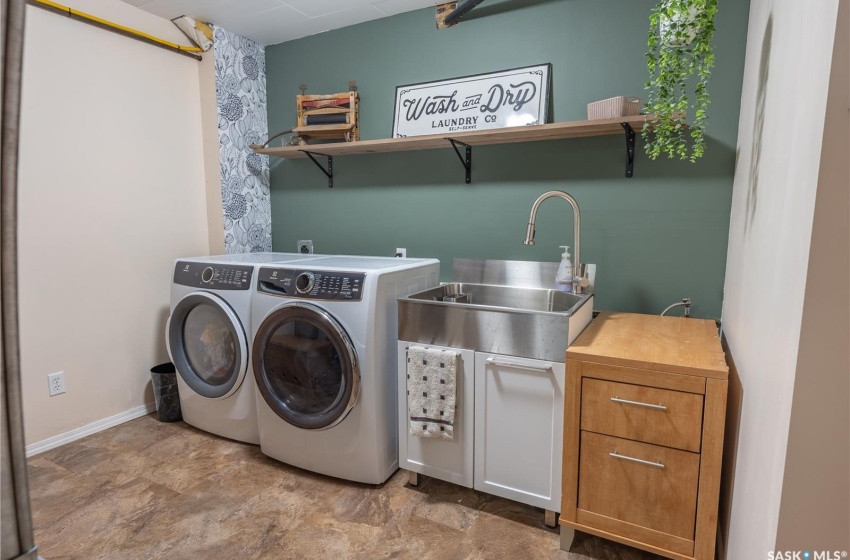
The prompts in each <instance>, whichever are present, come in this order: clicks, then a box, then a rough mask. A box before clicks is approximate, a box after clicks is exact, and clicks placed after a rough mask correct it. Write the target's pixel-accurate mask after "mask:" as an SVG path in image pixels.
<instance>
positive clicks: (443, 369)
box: [407, 346, 459, 439]
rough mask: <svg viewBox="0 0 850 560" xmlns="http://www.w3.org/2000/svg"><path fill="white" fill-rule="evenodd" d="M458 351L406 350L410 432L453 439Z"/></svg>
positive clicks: (418, 347) (420, 348) (415, 348)
mask: <svg viewBox="0 0 850 560" xmlns="http://www.w3.org/2000/svg"><path fill="white" fill-rule="evenodd" d="M458 356H459V354H458V353H457V352H450V351H447V350H439V349H436V348H424V347H422V346H410V347H409V348H408V349H407V411H408V414H409V417H410V435H413V436H420V437H442V438H446V439H454V423H455V402H456V396H457V365H458Z"/></svg>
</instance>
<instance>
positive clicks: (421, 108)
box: [392, 63, 552, 138]
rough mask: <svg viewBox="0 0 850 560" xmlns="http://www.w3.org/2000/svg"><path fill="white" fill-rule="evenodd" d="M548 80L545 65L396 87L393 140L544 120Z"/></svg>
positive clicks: (549, 73)
mask: <svg viewBox="0 0 850 560" xmlns="http://www.w3.org/2000/svg"><path fill="white" fill-rule="evenodd" d="M520 80H522V81H520ZM551 80H552V64H551V63H545V64H537V65H534V66H523V67H520V68H511V69H509V70H501V71H498V72H486V73H483V74H473V75H470V76H461V77H458V78H449V79H445V80H438V81H432V82H420V83H417V84H406V85H401V86H396V92H395V106H394V108H393V130H392V138H406V137H408V136H428V135H435V134H440V135H446V134H453V133H457V132H468V131H473V130H492V129H498V128H509V127H515V126H532V125H537V124H544V123H546V122H548V121H547V119H548V118H549V91H550V89H551ZM532 89H533V92H532V91H531V90H532Z"/></svg>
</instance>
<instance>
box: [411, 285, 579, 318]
mask: <svg viewBox="0 0 850 560" xmlns="http://www.w3.org/2000/svg"><path fill="white" fill-rule="evenodd" d="M408 299H413V300H420V301H439V302H445V303H451V304H455V305H457V304H466V305H474V306H476V307H504V308H509V309H512V310H515V311H531V312H547V313H548V312H552V313H567V314H570V313H571V312H572V311H573V310H574V309H577V308H578V307H580V306H581V304H582V303H584V302H585V301H587V295H584V296H582V295H576V294H569V293H566V292H559V291H557V290H546V289H542V288H527V287H522V286H492V285H488V284H462V283H457V282H454V283H451V284H444V285H442V286H438V287H436V288H431V289H430V290H425V291H424V292H419V293H416V294H412V295H410V296H408Z"/></svg>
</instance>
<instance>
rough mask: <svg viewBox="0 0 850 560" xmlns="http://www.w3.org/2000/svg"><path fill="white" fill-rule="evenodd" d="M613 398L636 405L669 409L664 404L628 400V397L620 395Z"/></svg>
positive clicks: (612, 398) (613, 399)
mask: <svg viewBox="0 0 850 560" xmlns="http://www.w3.org/2000/svg"><path fill="white" fill-rule="evenodd" d="M611 400H612V401H614V402H617V403H620V404H633V405H635V406H645V407H646V408H654V409H655V410H667V407H666V406H664V405H663V404H650V403H645V402H639V401H627V400H626V399H620V398H618V397H611Z"/></svg>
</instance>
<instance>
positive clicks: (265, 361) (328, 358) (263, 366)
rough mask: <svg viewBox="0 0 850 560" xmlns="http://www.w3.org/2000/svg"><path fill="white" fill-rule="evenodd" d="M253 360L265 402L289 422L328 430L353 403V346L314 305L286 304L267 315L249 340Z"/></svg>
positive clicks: (355, 373) (355, 387) (356, 374)
mask: <svg viewBox="0 0 850 560" xmlns="http://www.w3.org/2000/svg"><path fill="white" fill-rule="evenodd" d="M253 359H254V374H255V375H256V378H257V384H258V386H259V390H260V393H261V394H262V395H263V398H264V399H265V401H266V403H268V405H269V406H270V407H271V408H272V410H274V412H275V413H276V414H277V415H278V416H280V417H281V418H282V419H283V420H285V421H287V422H289V423H290V424H292V425H294V426H298V427H299V428H306V429H322V428H329V427H331V426H334V425H335V424H337V423H339V422H340V421H341V420H342V419H343V418H345V416H346V414H348V411H349V410H351V408H352V407H353V406H354V404H355V403H356V400H357V395H358V392H359V385H360V374H359V370H358V367H357V360H356V357H355V353H354V347H353V346H352V345H351V341H350V340H349V337H348V335H347V334H346V333H345V331H344V330H343V329H342V327H341V326H340V325H339V323H337V321H335V320H334V319H333V318H332V317H330V316H329V315H328V314H326V313H325V312H324V311H322V310H321V309H319V308H317V307H313V306H311V305H307V304H302V303H298V304H290V305H285V306H283V307H282V308H280V309H278V310H277V311H275V312H274V313H272V314H271V315H270V316H269V317H268V318H267V319H266V320H265V321H264V322H263V324H262V325H261V326H260V328H259V330H258V331H257V335H256V336H255V338H254V358H253Z"/></svg>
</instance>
